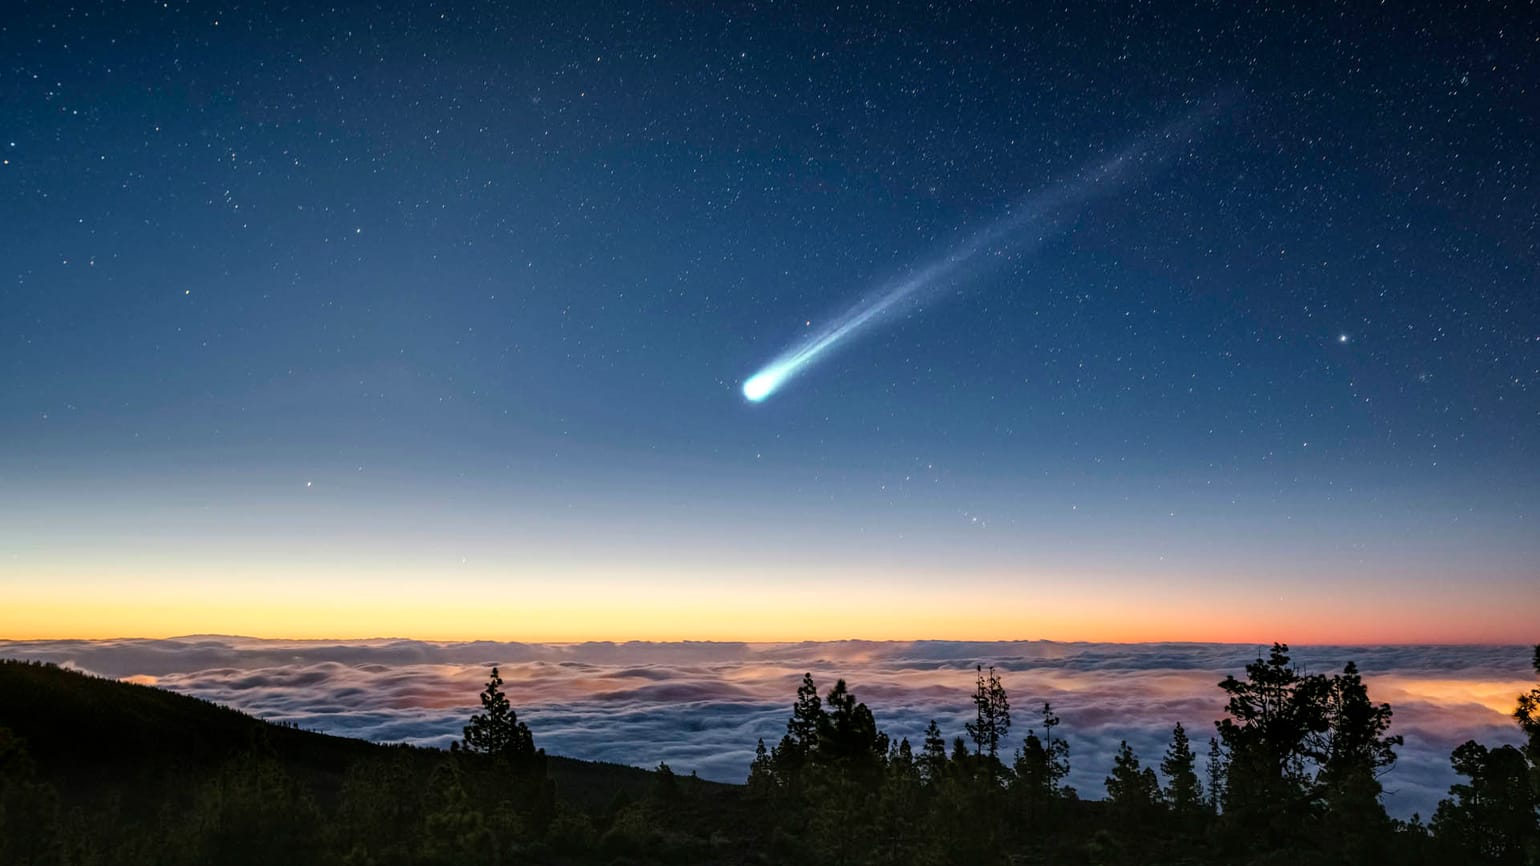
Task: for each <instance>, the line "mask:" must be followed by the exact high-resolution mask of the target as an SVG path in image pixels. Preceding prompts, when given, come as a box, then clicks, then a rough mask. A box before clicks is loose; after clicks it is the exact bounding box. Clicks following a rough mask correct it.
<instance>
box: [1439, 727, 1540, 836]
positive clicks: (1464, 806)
mask: <svg viewBox="0 0 1540 866" xmlns="http://www.w3.org/2000/svg"><path fill="white" fill-rule="evenodd" d="M1451 763H1452V764H1453V766H1454V771H1455V773H1457V774H1459V775H1461V776H1464V777H1465V778H1466V779H1468V780H1469V781H1467V782H1462V783H1457V784H1455V785H1452V786H1450V788H1449V794H1450V799H1447V800H1444V801H1443V802H1441V803H1439V804H1438V811H1436V812H1434V813H1433V832H1434V834H1435V835H1437V836H1438V837H1439V839H1441V840H1443V841H1446V842H1448V843H1452V844H1453V845H1454V846H1456V847H1457V848H1458V849H1460V850H1462V851H1464V852H1465V853H1466V854H1467V855H1470V856H1474V857H1478V858H1480V859H1481V860H1483V861H1485V862H1487V863H1494V864H1501V866H1522V864H1524V863H1525V862H1526V861H1525V849H1526V847H1529V846H1532V845H1533V844H1534V842H1535V837H1536V826H1535V808H1536V805H1537V804H1536V802H1535V796H1534V792H1533V790H1532V789H1531V787H1530V779H1529V774H1530V767H1529V762H1528V761H1527V760H1525V758H1524V754H1523V753H1522V752H1520V751H1519V750H1518V749H1516V748H1514V747H1512V746H1501V747H1499V748H1496V749H1488V748H1487V747H1486V746H1483V745H1481V744H1480V743H1476V742H1473V741H1467V742H1466V743H1464V744H1463V745H1461V746H1459V747H1458V748H1456V749H1455V750H1454V754H1453V755H1452V756H1451Z"/></svg>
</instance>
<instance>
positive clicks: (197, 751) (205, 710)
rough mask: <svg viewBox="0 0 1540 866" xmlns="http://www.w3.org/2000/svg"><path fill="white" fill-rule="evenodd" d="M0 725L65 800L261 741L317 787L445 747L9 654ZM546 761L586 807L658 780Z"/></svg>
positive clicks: (427, 762) (223, 756) (565, 791)
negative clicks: (309, 723) (332, 729)
mask: <svg viewBox="0 0 1540 866" xmlns="http://www.w3.org/2000/svg"><path fill="white" fill-rule="evenodd" d="M0 727H3V728H9V729H10V730H11V732H12V733H13V734H15V735H16V736H17V737H19V738H21V739H22V740H23V741H25V744H26V749H27V752H28V753H29V754H30V755H31V757H32V761H33V763H34V764H35V765H36V766H37V769H38V771H39V773H40V774H41V775H42V776H43V777H44V778H46V779H48V780H49V781H50V782H52V783H53V784H54V785H55V786H56V787H57V788H58V789H59V790H60V792H61V793H62V794H63V795H65V797H66V798H67V799H70V800H80V799H91V798H94V797H95V796H97V795H100V794H102V793H106V792H110V791H121V792H123V793H129V792H130V791H132V790H135V789H138V788H140V787H141V786H142V785H144V784H147V783H151V782H154V781H156V780H163V779H169V778H172V777H174V776H179V775H188V774H191V775H202V774H204V773H206V772H208V771H209V770H211V769H213V768H216V767H218V766H220V765H221V764H224V763H225V762H227V761H229V760H231V759H232V758H234V757H235V756H237V755H240V754H242V753H244V752H247V751H249V750H251V749H252V748H253V747H257V746H260V748H262V749H263V750H269V749H270V750H271V752H272V754H273V756H274V757H275V758H277V759H278V761H279V762H280V763H282V764H283V765H284V766H285V768H286V769H287V770H288V771H289V772H290V773H292V774H293V775H294V776H295V777H296V778H300V779H303V780H305V781H307V782H308V783H310V784H311V785H312V786H314V788H315V790H316V791H317V793H318V794H321V795H322V796H323V797H324V796H326V795H328V794H330V793H332V792H334V791H335V790H336V789H337V787H338V785H340V783H341V779H342V777H343V774H344V773H345V772H346V771H347V769H348V767H350V766H352V765H353V764H355V763H356V762H358V761H360V760H363V759H367V758H373V757H380V756H382V755H386V754H390V753H397V754H401V753H405V754H409V755H412V756H413V759H414V763H418V764H420V765H421V767H422V772H423V773H424V774H426V773H427V772H429V771H430V770H431V767H432V766H433V765H434V764H435V763H437V762H438V761H439V760H440V759H441V758H442V757H443V754H444V753H443V752H440V751H438V750H435V749H421V748H409V747H402V746H382V745H378V744H375V743H369V742H366V741H363V740H355V739H349V738H346V737H336V736H331V735H329V734H319V733H315V732H313V731H305V730H300V729H298V728H293V727H287V726H284V725H278V724H273V723H270V722H265V721H262V720H261V719H257V718H254V717H252V716H248V715H246V714H245V713H241V712H239V711H237V710H233V709H230V708H228V707H223V706H219V705H217V704H213V703H209V702H208V701H204V700H200V699H198V698H193V697H189V696H187V695H180V694H176V693H174V692H168V691H165V690H163V689H158V688H154V687H153V686H143V685H136V684H133V683H125V682H121V681H118V680H112V679H105V678H101V677H94V676H89V675H86V674H81V673H78V672H76V671H71V670H67V669H64V668H59V667H54V666H51V665H41V664H35V663H30V662H19V661H10V660H0ZM537 736H538V732H537ZM547 771H548V773H549V775H550V777H551V778H552V779H553V780H554V781H555V782H556V785H557V792H558V795H559V796H560V797H562V798H564V799H567V800H569V801H572V802H574V803H576V804H579V805H582V806H584V807H601V806H603V805H605V804H606V803H608V802H609V801H610V800H612V799H613V798H614V797H615V796H616V795H617V794H619V795H621V796H624V797H631V798H637V797H641V796H643V795H644V794H645V793H646V792H647V791H649V790H651V788H652V786H653V784H654V782H653V776H654V774H653V773H652V772H651V771H648V770H641V769H637V768H635V767H627V766H622V765H619V764H607V763H596V762H589V761H579V760H574V759H571V758H561V757H554V756H553V757H551V758H549V761H548V765H547ZM700 784H701V785H702V786H704V787H709V788H722V789H725V788H729V787H731V786H718V785H714V784H711V783H700Z"/></svg>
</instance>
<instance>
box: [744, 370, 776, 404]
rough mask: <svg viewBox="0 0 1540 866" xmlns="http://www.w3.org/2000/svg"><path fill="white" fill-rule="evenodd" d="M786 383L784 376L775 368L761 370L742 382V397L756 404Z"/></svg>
mask: <svg viewBox="0 0 1540 866" xmlns="http://www.w3.org/2000/svg"><path fill="white" fill-rule="evenodd" d="M784 381H786V374H785V373H783V372H782V371H780V370H779V369H777V368H775V367H770V368H767V369H765V370H761V371H760V372H758V373H755V374H754V375H752V376H750V377H749V378H748V379H746V380H744V383H743V396H744V398H745V399H747V400H748V401H749V402H750V403H758V402H759V401H761V400H763V399H765V398H766V397H768V396H770V395H771V394H772V393H774V392H775V389H776V388H779V387H781V383H782V382H784Z"/></svg>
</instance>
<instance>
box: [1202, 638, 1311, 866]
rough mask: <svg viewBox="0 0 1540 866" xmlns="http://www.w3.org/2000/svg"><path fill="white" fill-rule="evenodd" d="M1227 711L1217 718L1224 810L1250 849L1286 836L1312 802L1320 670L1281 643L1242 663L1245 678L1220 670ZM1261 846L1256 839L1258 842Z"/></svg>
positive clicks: (1267, 847)
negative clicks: (1309, 670) (1298, 663)
mask: <svg viewBox="0 0 1540 866" xmlns="http://www.w3.org/2000/svg"><path fill="white" fill-rule="evenodd" d="M1219 687H1220V688H1222V689H1224V690H1225V692H1226V693H1227V694H1228V695H1229V700H1228V701H1227V702H1226V704H1225V711H1226V712H1227V713H1228V714H1229V718H1226V719H1222V720H1220V721H1218V722H1216V723H1215V724H1216V726H1217V727H1218V729H1219V735H1220V737H1221V739H1223V741H1224V745H1225V751H1226V753H1227V755H1228V759H1229V766H1228V775H1227V778H1226V785H1225V792H1224V794H1225V797H1224V811H1225V813H1226V816H1227V820H1228V821H1229V823H1230V825H1231V828H1232V829H1233V830H1234V831H1235V832H1234V834H1233V838H1234V839H1235V840H1236V841H1237V842H1241V841H1244V844H1245V845H1247V846H1248V848H1249V849H1250V850H1270V849H1273V848H1277V847H1279V846H1280V845H1283V844H1286V843H1287V842H1288V840H1287V839H1286V838H1285V837H1286V835H1287V834H1289V833H1292V832H1294V830H1295V829H1297V828H1298V827H1299V826H1301V825H1302V823H1303V822H1304V820H1305V817H1306V815H1307V814H1308V813H1309V811H1310V808H1311V805H1312V804H1311V800H1312V791H1311V784H1310V783H1311V774H1310V773H1309V770H1308V767H1307V764H1306V758H1307V757H1308V756H1309V755H1310V753H1311V751H1312V746H1311V743H1312V742H1314V741H1315V740H1317V739H1318V738H1319V737H1320V736H1322V735H1324V734H1325V733H1326V732H1327V731H1328V730H1329V727H1330V724H1329V721H1328V719H1327V715H1326V704H1327V701H1326V693H1327V692H1328V691H1329V689H1330V684H1329V683H1328V682H1327V681H1326V679H1325V678H1324V677H1321V676H1306V675H1303V674H1301V673H1300V672H1299V671H1298V670H1296V669H1295V668H1294V666H1293V664H1292V663H1291V661H1290V658H1289V648H1288V646H1287V645H1285V644H1281V643H1275V644H1273V647H1272V651H1271V652H1270V653H1269V654H1268V657H1267V659H1266V660H1264V659H1261V658H1258V659H1257V660H1256V661H1255V662H1253V663H1251V664H1248V665H1247V666H1246V679H1245V680H1244V681H1242V680H1238V679H1236V678H1235V677H1233V676H1231V677H1226V678H1225V679H1224V681H1223V682H1221V683H1220V684H1219ZM1259 846H1261V847H1259Z"/></svg>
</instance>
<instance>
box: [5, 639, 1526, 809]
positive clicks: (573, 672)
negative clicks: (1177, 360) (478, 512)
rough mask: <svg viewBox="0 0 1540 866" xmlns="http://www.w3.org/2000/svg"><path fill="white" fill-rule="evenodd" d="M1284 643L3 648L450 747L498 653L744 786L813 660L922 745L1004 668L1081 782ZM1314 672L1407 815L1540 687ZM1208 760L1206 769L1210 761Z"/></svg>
mask: <svg viewBox="0 0 1540 866" xmlns="http://www.w3.org/2000/svg"><path fill="white" fill-rule="evenodd" d="M1263 651H1265V647H1258V646H1252V645H1233V644H1187V643H1181V644H1169V643H1162V644H1153V643H1152V644H1096V643H1056V642H1051V641H1009V642H988V643H979V642H961V641H908V642H868V641H838V642H820V643H789V644H747V643H695V642H683V643H607V642H598V643H581V644H525V643H498V642H487V641H477V642H468V643H439V642H430V641H417V640H367V641H345V642H332V641H276V640H258V639H253V638H239V637H223V636H208V637H203V636H198V637H182V638H171V639H164V640H150V639H125V640H97V641H0V657H3V658H22V659H35V660H40V661H47V662H53V663H56V664H59V665H63V666H67V667H72V668H77V669H80V670H83V671H87V672H90V673H94V674H98V675H102V676H109V677H116V678H121V679H126V680H132V681H135V682H141V683H148V684H153V685H157V686H159V687H161V688H165V689H169V690H171V691H176V692H181V693H184V694H189V695H195V696H197V697H200V698H205V699H208V700H211V701H215V702H218V703H221V704H226V705H229V706H232V707H236V708H238V709H241V710H244V711H246V712H248V713H251V714H253V715H256V716H259V717H261V718H265V719H269V720H272V721H285V722H293V723H296V724H298V725H299V726H301V727H304V728H308V729H311V730H317V731H324V732H326V733H331V734H339V735H342V736H349V737H360V738H364V739H369V740H375V741H378V742H406V743H416V744H420V745H429V746H440V747H447V746H448V745H449V743H450V742H451V741H453V740H455V739H457V738H458V737H459V736H460V732H461V728H462V727H463V725H464V724H465V720H466V718H467V717H468V716H469V715H470V713H471V712H472V711H473V710H474V709H476V708H477V694H478V693H479V692H480V691H481V689H482V687H483V686H484V685H485V682H486V679H487V673H488V670H489V669H490V668H491V667H492V666H493V665H497V666H499V667H500V668H501V672H502V676H503V679H504V680H505V686H504V690H505V691H506V692H507V693H508V695H509V698H510V699H511V700H512V702H513V705H514V707H515V709H516V710H517V711H518V713H519V716H520V718H521V719H522V720H524V721H527V722H528V723H529V725H530V727H531V728H532V729H533V730H534V733H535V739H536V743H537V744H538V745H539V746H541V747H542V748H544V749H545V750H546V751H547V752H549V753H551V754H558V755H568V756H572V757H577V758H585V759H591V760H603V761H613V762H617V763H623V764H634V765H637V766H656V765H657V764H658V762H660V761H666V762H667V763H668V764H669V765H670V766H671V767H673V768H674V770H675V771H676V772H690V771H696V772H698V773H699V774H700V775H701V776H703V777H705V778H708V779H716V780H720V781H727V782H741V781H743V779H744V777H745V776H746V774H747V770H748V765H749V761H750V759H751V758H752V757H753V754H754V746H755V743H756V742H757V741H758V740H759V738H761V737H763V738H764V739H765V742H766V743H767V744H769V745H773V744H774V743H775V742H776V741H777V740H779V738H780V736H781V734H782V733H783V731H784V729H785V722H786V717H787V715H788V710H789V707H790V705H791V703H792V700H793V698H794V696H795V692H796V687H797V684H798V683H799V681H800V680H801V677H802V674H803V673H804V672H812V674H813V676H814V677H815V679H816V680H817V681H818V684H819V687H820V690H821V691H827V690H828V688H829V687H830V686H832V685H833V684H834V681H835V680H836V679H838V678H843V679H845V680H846V681H847V682H848V683H849V685H850V687H851V688H852V690H853V691H854V692H855V693H856V696H857V697H858V698H859V699H860V700H862V701H864V702H865V703H867V704H868V705H869V706H870V707H871V708H872V710H873V712H874V713H875V714H876V716H877V721H878V724H879V725H880V726H881V727H882V728H883V729H884V730H886V731H887V732H888V733H890V734H891V735H892V736H893V737H894V739H895V741H896V740H897V738H898V737H908V738H909V739H910V741H911V742H912V743H914V744H915V745H916V746H918V743H919V741H920V739H921V732H922V731H923V730H924V728H925V726H926V724H927V723H928V722H929V721H930V720H931V719H935V720H937V721H938V722H939V723H940V725H941V728H942V730H943V731H944V732H945V733H946V735H947V737H948V739H950V738H951V737H953V736H958V735H962V734H963V733H964V731H963V724H964V722H965V721H967V720H969V719H971V717H972V702H971V695H972V692H973V685H974V676H975V674H974V668H975V666H976V665H978V664H984V665H995V666H996V667H998V668H999V670H1000V672H1001V675H1002V679H1003V680H1004V683H1005V687H1006V689H1007V690H1008V691H1009V693H1010V698H1011V704H1012V719H1013V721H1014V725H1013V727H1012V729H1011V736H1010V740H1011V743H1012V749H1014V748H1015V746H1016V745H1017V744H1019V743H1020V739H1021V737H1023V736H1025V734H1026V733H1027V731H1028V730H1029V729H1031V728H1034V727H1036V728H1039V729H1040V725H1041V722H1040V719H1041V709H1042V705H1043V702H1044V701H1050V702H1052V704H1053V710H1054V712H1055V713H1056V714H1058V715H1059V716H1060V717H1061V718H1062V719H1063V724H1062V726H1061V727H1060V728H1059V729H1058V730H1059V732H1060V733H1062V734H1063V735H1064V736H1065V737H1066V738H1067V739H1068V741H1069V743H1070V747H1071V755H1070V757H1071V766H1072V772H1071V775H1070V783H1071V784H1073V785H1074V786H1075V787H1076V788H1078V789H1079V791H1080V793H1081V796H1083V797H1101V796H1103V795H1104V786H1103V779H1104V778H1105V776H1106V774H1107V772H1108V770H1109V768H1110V767H1111V764H1112V754H1113V752H1114V750H1115V749H1116V748H1117V746H1118V743H1119V741H1120V740H1125V739H1126V740H1127V741H1128V742H1129V744H1130V745H1132V746H1133V748H1134V750H1135V751H1136V752H1137V753H1138V754H1139V755H1140V757H1141V758H1142V759H1143V760H1144V761H1145V762H1146V763H1149V764H1156V763H1158V762H1159V759H1160V756H1161V754H1162V752H1163V751H1164V749H1165V747H1166V744H1167V742H1168V741H1169V739H1170V733H1171V728H1172V726H1173V725H1174V724H1176V723H1177V722H1181V723H1182V724H1183V725H1184V726H1185V727H1186V728H1187V730H1188V733H1189V736H1191V737H1192V739H1193V742H1194V751H1197V752H1199V754H1200V765H1201V763H1202V757H1201V756H1202V754H1203V753H1204V751H1205V750H1206V747H1207V740H1208V738H1209V737H1210V736H1212V735H1213V733H1214V726H1213V722H1214V720H1215V719H1217V718H1219V717H1221V716H1222V715H1223V708H1224V699H1223V694H1222V692H1221V691H1220V690H1219V688H1218V687H1217V683H1218V682H1219V681H1220V680H1221V679H1223V678H1224V676H1225V675H1227V674H1232V673H1233V674H1236V675H1238V676H1240V675H1243V670H1244V667H1245V665H1246V663H1247V662H1249V661H1251V660H1253V659H1255V658H1256V657H1257V656H1258V654H1259V653H1262V652H1263ZM1294 657H1295V661H1296V663H1298V664H1300V665H1301V666H1302V667H1304V668H1306V669H1307V670H1309V671H1311V672H1322V673H1331V672H1335V671H1339V670H1340V669H1341V668H1342V665H1343V664H1344V663H1346V662H1347V661H1349V660H1353V661H1356V662H1357V663H1358V666H1359V669H1360V670H1361V671H1362V672H1363V674H1364V675H1365V679H1366V680H1367V682H1368V683H1369V689H1370V696H1371V697H1372V698H1373V699H1375V700H1376V701H1384V702H1389V703H1390V704H1392V706H1393V707H1394V710H1395V722H1394V726H1393V728H1392V731H1393V733H1397V734H1400V735H1402V736H1403V737H1405V739H1406V744H1405V746H1403V747H1402V748H1401V749H1400V760H1399V762H1398V763H1397V765H1396V767H1395V768H1394V769H1393V770H1392V771H1391V772H1390V773H1389V774H1387V775H1386V776H1385V777H1384V779H1383V782H1384V784H1385V789H1386V805H1387V807H1388V808H1389V809H1390V811H1391V813H1392V814H1394V815H1397V816H1402V817H1405V816H1409V815H1411V814H1412V813H1413V812H1420V813H1421V814H1422V815H1423V816H1424V818H1426V817H1428V816H1429V815H1431V813H1432V810H1433V807H1434V805H1435V804H1436V803H1437V801H1438V800H1439V799H1440V798H1441V797H1443V796H1444V795H1445V793H1446V791H1447V790H1448V787H1449V785H1450V783H1451V782H1452V781H1454V777H1453V774H1452V773H1451V771H1450V769H1449V752H1450V751H1451V750H1452V749H1453V748H1454V747H1455V746H1456V745H1458V744H1460V743H1462V742H1464V741H1465V740H1467V739H1475V740H1478V741H1480V742H1483V743H1486V744H1488V745H1497V744H1499V743H1516V742H1518V741H1519V736H1518V732H1517V728H1516V725H1515V724H1514V723H1513V721H1512V720H1511V719H1510V718H1509V716H1508V714H1509V713H1510V712H1512V709H1513V706H1514V703H1515V699H1516V697H1517V695H1518V694H1520V693H1521V692H1523V691H1527V690H1528V689H1529V688H1531V687H1533V685H1534V673H1533V671H1532V669H1531V668H1530V659H1531V657H1532V656H1531V649H1530V648H1528V647H1520V646H1384V647H1335V646H1313V647H1297V648H1295V652H1294ZM1200 771H1201V766H1200Z"/></svg>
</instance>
